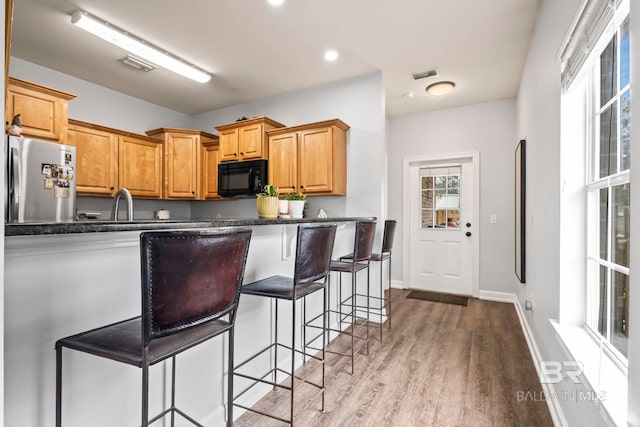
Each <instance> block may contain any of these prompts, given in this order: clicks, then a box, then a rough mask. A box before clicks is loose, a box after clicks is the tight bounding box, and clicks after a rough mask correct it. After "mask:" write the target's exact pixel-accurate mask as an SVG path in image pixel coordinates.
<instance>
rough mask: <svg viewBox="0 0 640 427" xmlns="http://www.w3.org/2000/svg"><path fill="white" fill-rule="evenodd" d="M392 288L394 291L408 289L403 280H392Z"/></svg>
mask: <svg viewBox="0 0 640 427" xmlns="http://www.w3.org/2000/svg"><path fill="white" fill-rule="evenodd" d="M391 288H392V289H408V288H407V287H406V286H405V285H404V281H402V280H392V281H391Z"/></svg>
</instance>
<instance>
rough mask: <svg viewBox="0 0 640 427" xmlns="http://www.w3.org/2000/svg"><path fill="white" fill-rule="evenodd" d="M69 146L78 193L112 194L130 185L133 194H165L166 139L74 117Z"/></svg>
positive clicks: (151, 195)
mask: <svg viewBox="0 0 640 427" xmlns="http://www.w3.org/2000/svg"><path fill="white" fill-rule="evenodd" d="M69 145H73V146H75V147H76V179H77V184H76V191H77V192H78V195H81V196H107V197H112V196H113V195H114V194H115V192H116V191H117V190H118V188H126V189H128V190H129V191H130V192H131V195H132V196H133V197H137V198H153V199H159V198H161V197H162V141H158V140H157V139H155V138H150V137H147V136H143V135H137V134H133V133H129V132H125V131H121V130H118V129H112V128H108V127H105V126H100V125H96V124H93V123H86V122H82V121H80V120H74V119H70V120H69Z"/></svg>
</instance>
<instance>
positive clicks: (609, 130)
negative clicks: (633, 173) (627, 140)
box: [600, 103, 618, 178]
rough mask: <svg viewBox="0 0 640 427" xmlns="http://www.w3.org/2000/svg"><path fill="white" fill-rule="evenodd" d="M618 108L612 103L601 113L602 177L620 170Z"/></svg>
mask: <svg viewBox="0 0 640 427" xmlns="http://www.w3.org/2000/svg"><path fill="white" fill-rule="evenodd" d="M617 162H618V109H617V107H616V104H615V103H614V104H611V106H609V108H607V109H606V110H605V111H604V112H602V114H600V178H603V177H605V176H609V175H613V174H614V173H616V172H618V164H617Z"/></svg>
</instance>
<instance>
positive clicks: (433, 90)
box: [426, 82, 456, 96]
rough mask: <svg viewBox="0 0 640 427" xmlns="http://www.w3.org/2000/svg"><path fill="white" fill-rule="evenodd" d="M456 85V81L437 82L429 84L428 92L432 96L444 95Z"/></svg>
mask: <svg viewBox="0 0 640 427" xmlns="http://www.w3.org/2000/svg"><path fill="white" fill-rule="evenodd" d="M455 87H456V84H455V83H454V82H437V83H432V84H430V85H429V86H427V89H426V90H427V93H428V94H429V95H431V96H444V95H446V94H448V93H449V92H451V91H452V90H453V88H455Z"/></svg>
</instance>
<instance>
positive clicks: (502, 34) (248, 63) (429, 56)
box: [11, 0, 540, 116]
mask: <svg viewBox="0 0 640 427" xmlns="http://www.w3.org/2000/svg"><path fill="white" fill-rule="evenodd" d="M539 3H540V0H482V1H469V0H447V1H441V0H393V1H390V0H286V1H285V3H284V4H283V5H281V6H279V7H274V6H272V5H270V4H269V3H267V0H241V1H232V0H190V1H189V2H176V1H175V0H136V1H131V0H14V23H13V37H12V51H11V54H12V56H15V57H18V58H21V59H24V60H26V61H29V62H33V63H35V64H38V65H41V66H44V67H47V68H51V69H54V70H57V71H60V72H63V73H65V74H69V75H72V76H75V77H77V78H80V79H83V80H87V81H90V82H93V83H96V84H98V85H101V86H105V87H108V88H111V89H113V90H116V91H118V92H122V93H126V94H128V95H131V96H134V97H137V98H140V99H144V100H146V101H149V102H152V103H154V104H158V105H162V106H165V107H167V108H170V109H172V110H175V111H179V112H182V113H185V114H189V115H193V114H197V113H201V112H205V111H210V110H214V109H218V108H222V107H226V106H230V105H237V104H241V103H245V102H249V101H252V100H256V99H261V98H266V97H269V96H273V95H277V94H280V93H284V92H290V91H295V90H299V89H302V88H307V87H312V86H316V85H320V84H324V83H329V82H333V81H337V80H342V79H346V78H350V77H354V76H358V75H363V74H367V73H371V72H375V71H382V73H383V79H384V87H385V98H386V113H387V115H389V116H402V115H408V114H415V113H420V112H425V111H433V110H439V109H444V108H452V107H458V106H462V105H468V104H476V103H479V102H486V101H491V100H496V99H503V98H510V97H515V96H516V94H517V90H518V86H519V82H520V77H521V75H522V69H523V65H524V60H525V57H526V54H527V49H528V46H529V41H530V38H531V34H532V32H533V27H534V25H535V20H536V16H537V13H538V8H539ZM76 9H82V10H85V11H86V12H89V13H91V14H92V15H95V16H97V17H99V18H101V19H103V20H106V21H109V22H110V23H112V24H113V25H116V26H118V27H120V28H122V29H125V30H127V31H129V32H130V33H132V34H134V35H136V36H138V37H140V38H143V39H145V40H147V41H149V42H151V43H152V44H155V45H157V46H159V47H162V48H163V49H166V50H167V51H169V52H172V53H173V54H175V55H177V56H179V57H181V58H182V59H184V60H186V61H188V62H191V63H193V64H195V65H197V66H198V67H200V68H203V69H204V70H206V71H209V72H211V73H212V74H213V78H212V79H211V81H210V82H209V83H206V84H200V83H195V82H192V81H190V80H188V79H186V78H184V77H180V76H178V75H176V74H173V73H171V72H169V71H165V70H163V69H156V70H153V71H150V72H148V73H145V72H142V71H138V70H135V69H133V68H130V67H128V66H126V65H124V64H122V63H121V62H119V61H118V60H120V59H122V58H124V57H125V56H126V53H125V52H124V51H123V50H121V49H119V48H117V47H115V46H112V45H110V44H108V43H107V42H105V41H103V40H102V39H99V38H97V37H95V36H93V35H91V34H89V33H86V32H84V31H83V30H81V29H80V28H77V27H76V26H74V25H72V24H71V23H70V15H71V13H72V12H73V11H75V10H76ZM328 48H333V49H335V50H337V51H338V52H339V55H340V57H339V58H338V60H337V61H335V62H333V63H327V62H325V61H324V59H323V54H324V51H325V50H326V49H328ZM431 68H437V69H438V72H439V76H438V77H435V78H430V79H422V80H418V81H415V80H414V79H413V77H412V73H416V72H421V71H425V70H428V69H431ZM438 80H452V81H454V82H455V83H456V89H455V90H454V91H453V92H452V93H451V94H449V95H447V96H445V97H441V98H435V97H432V96H430V95H428V94H426V92H425V90H424V89H425V87H426V86H427V85H428V84H429V83H432V82H435V81H438ZM408 92H414V93H415V96H414V97H413V98H408V97H405V94H406V93H408Z"/></svg>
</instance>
